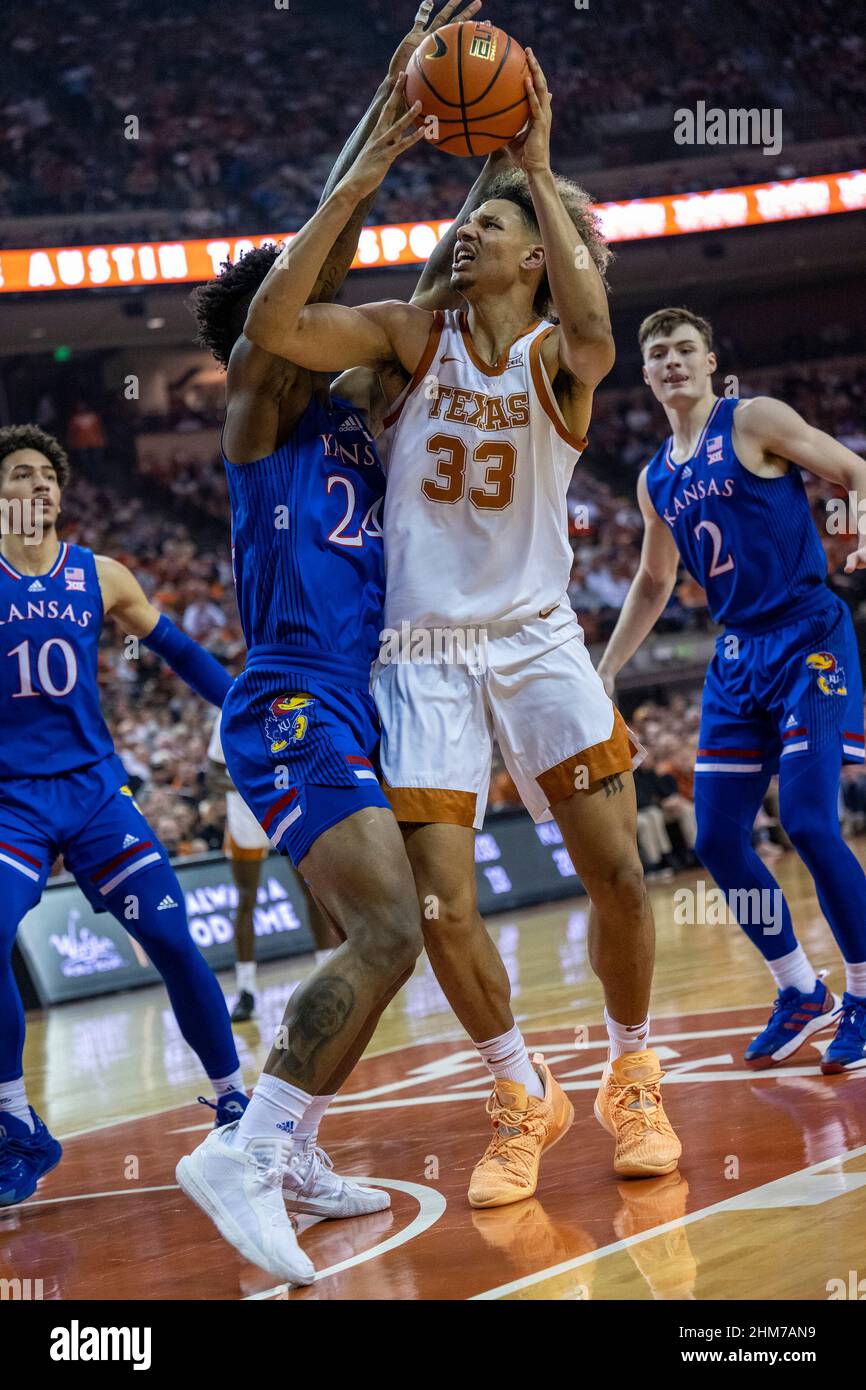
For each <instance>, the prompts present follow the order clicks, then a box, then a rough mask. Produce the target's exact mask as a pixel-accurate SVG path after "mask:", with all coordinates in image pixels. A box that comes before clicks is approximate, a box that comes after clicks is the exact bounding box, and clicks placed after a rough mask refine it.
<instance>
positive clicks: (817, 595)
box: [646, 397, 830, 631]
mask: <svg viewBox="0 0 866 1390" xmlns="http://www.w3.org/2000/svg"><path fill="white" fill-rule="evenodd" d="M738 404H739V400H738V399H737V398H736V397H729V398H723V399H719V400H717V401H716V403H715V405H714V406H713V408H712V410H711V412H710V416H709V419H708V420H707V423H706V425H705V426H704V429H703V433H702V434H701V437H700V440H699V441H698V447H697V449H696V450H695V452H694V454H693V455H692V457H691V458H690V459H687V460H686V461H685V462H684V463H674V462H673V460H672V458H671V448H672V445H673V438H672V437H669V438H668V440H667V442H666V443H665V444H663V445H662V447H661V448H660V449H659V450H658V452H657V453H656V454H654V455H653V457H652V459H651V460H650V463H649V466H648V468H647V474H646V482H647V489H648V491H649V495H650V500H651V501H652V504H653V506H654V507H655V509H656V511H657V512H658V514H659V516H660V517H661V518H662V519H663V520H664V521H666V522H667V524H668V526H669V527H670V528H671V533H672V535H673V538H674V540H675V541H676V544H677V548H678V550H679V552H680V556H681V558H682V561H683V564H684V565H685V567H686V569H687V570H688V572H689V574H691V575H692V577H693V578H694V579H696V580H697V582H698V583H699V584H700V585H701V586H702V588H703V589H705V590H706V594H707V603H708V605H709V609H710V613H711V614H712V616H713V618H714V619H715V621H716V622H719V623H724V624H725V625H726V626H727V627H729V628H734V629H736V628H740V629H742V630H743V631H750V630H751V631H755V630H757V629H759V628H769V627H773V626H775V625H776V624H777V623H778V624H781V623H787V622H794V621H795V620H796V619H797V618H798V617H804V616H806V614H807V613H810V612H813V611H817V610H818V609H819V608H821V607H822V606H823V605H824V604H826V603H828V602H829V601H830V591H829V590H828V589H827V587H826V584H825V580H826V578H827V560H826V557H825V555H824V548H823V546H822V545H821V540H820V537H819V535H818V531H817V528H816V526H815V523H814V521H813V520H812V514H811V511H810V509H809V502H808V499H807V497H806V489H805V487H804V485H803V479H802V478H801V476H800V472H799V469H797V468H795V467H791V468H790V469H789V471H788V472H787V473H786V474H785V475H784V476H783V477H779V478H758V477H756V476H755V474H754V473H750V472H749V471H748V469H746V468H744V467H743V466H742V464H741V463H740V461H739V459H738V458H737V456H736V454H735V453H734V449H733V445H732V443H731V433H732V429H733V418H734V411H735V409H736V407H737V405H738Z"/></svg>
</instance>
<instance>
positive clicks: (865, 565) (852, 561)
mask: <svg viewBox="0 0 866 1390" xmlns="http://www.w3.org/2000/svg"><path fill="white" fill-rule="evenodd" d="M855 570H866V541H863V542H862V544H860V545H858V547H857V549H856V550H852V551H851V554H850V555H849V556H848V557H847V558H846V560H845V573H846V574H853V573H854V571H855Z"/></svg>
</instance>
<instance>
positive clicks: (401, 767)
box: [372, 599, 644, 830]
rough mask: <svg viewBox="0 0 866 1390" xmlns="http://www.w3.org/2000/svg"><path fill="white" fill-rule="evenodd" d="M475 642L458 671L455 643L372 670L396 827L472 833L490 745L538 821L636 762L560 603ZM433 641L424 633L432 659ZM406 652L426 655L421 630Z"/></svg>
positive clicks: (636, 753)
mask: <svg viewBox="0 0 866 1390" xmlns="http://www.w3.org/2000/svg"><path fill="white" fill-rule="evenodd" d="M479 632H480V630H479ZM425 635H426V634H425ZM480 637H481V639H482V640H477V641H474V642H473V643H472V644H470V643H468V642H467V643H465V652H466V659H465V660H458V659H455V657H454V652H455V651H456V650H457V645H458V644H453V646H452V651H451V654H450V659H442V657H441V654H440V659H436V658H435V656H434V658H433V659H430V660H425V659H415V660H409V659H405V660H404V659H402V656H403V653H402V652H401V656H400V658H399V659H394V658H393V655H390V656H388V658H387V659H383V657H382V654H381V653H380V659H379V660H378V661H377V662H376V664H375V666H374V668H373V680H372V690H373V696H374V698H375V701H376V705H377V707H378V710H379V717H380V719H381V721H382V749H381V761H382V784H383V789H384V791H385V793H386V795H387V797H388V800H389V801H390V803H391V806H392V808H393V811H394V814H395V816H396V817H397V819H398V820H399V821H402V822H404V823H407V822H434V823H445V824H451V825H465V826H474V827H475V829H476V830H477V829H479V828H480V827H481V825H482V823H483V821H484V813H485V810H486V807H487V795H488V790H489V786H490V771H491V762H492V755H493V740H494V737H495V738H496V740H497V742H498V743H499V747H500V750H501V752H502V756H503V759H504V761H505V765H506V767H507V769H508V771H509V773H510V774H511V777H512V779H513V780H514V783H515V785H516V787H517V789H518V791H519V793H520V796H521V799H522V800H523V803H524V805H525V806H526V809H527V810H528V811H529V813H530V815H531V816H532V818H533V820H535V821H545V820H550V819H552V814H551V808H552V807H555V806H556V805H557V803H558V802H560V801H564V800H565V799H566V797H569V796H571V795H572V794H573V793H574V792H575V791H578V790H586V789H587V788H588V787H589V786H591V785H593V784H595V783H597V782H599V781H600V780H601V779H602V778H605V777H610V776H613V775H614V774H615V773H619V772H627V771H630V770H631V769H632V768H633V767H636V766H637V764H638V763H639V762H640V761H641V759H642V758H643V756H644V750H643V749H642V748H641V747H640V745H639V744H638V743H637V741H636V740H635V739H634V737H633V736H632V735H631V734H630V732H629V730H628V729H627V728H626V725H625V723H624V721H623V719H622V716H621V715H620V713H619V711H618V710H617V709H616V708H615V707H614V705H613V704H612V702H611V700H610V699H609V697H608V695H607V694H606V693H605V689H604V686H603V685H602V682H601V679H600V678H599V676H598V674H597V672H596V670H595V668H594V667H593V664H592V662H591V660H590V657H589V653H588V651H587V650H586V646H585V645H584V640H583V629H582V628H581V626H580V624H579V623H578V621H577V618H576V616H575V614H574V611H573V610H572V608H571V605H570V604H569V603H568V601H567V600H566V599H563V600H561V601H560V603H559V604H557V605H556V607H555V608H554V609H551V610H548V611H547V613H545V615H544V616H541V615H540V614H539V616H538V617H537V618H533V619H531V620H530V621H529V622H522V623H510V624H509V623H496V624H490V625H488V627H487V628H486V629H485V630H484V631H483V632H480ZM436 641H437V635H436V633H435V630H431V636H430V640H429V643H428V651H429V650H430V649H431V648H432V650H433V651H434V652H435V650H436V648H435V643H436ZM404 647H408V649H409V651H412V652H416V651H419V650H421V651H422V653H423V652H424V643H423V640H421V639H419V633H418V630H415V631H414V632H413V634H412V641H411V644H410V643H404Z"/></svg>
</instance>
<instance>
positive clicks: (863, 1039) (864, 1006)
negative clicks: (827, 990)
mask: <svg viewBox="0 0 866 1390" xmlns="http://www.w3.org/2000/svg"><path fill="white" fill-rule="evenodd" d="M854 1067H866V999H861V998H859V997H858V996H857V995H856V994H848V993H847V992H846V993H845V994H843V995H842V1016H841V1018H840V1019H839V1026H838V1028H837V1029H836V1036H835V1038H834V1039H833V1041H832V1042H831V1044H830V1046H829V1047H828V1048H827V1051H826V1052H825V1053H824V1060H823V1061H822V1063H821V1070H822V1072H823V1073H824V1075H825V1076H833V1075H834V1074H835V1073H836V1072H840V1071H852V1070H853V1069H854Z"/></svg>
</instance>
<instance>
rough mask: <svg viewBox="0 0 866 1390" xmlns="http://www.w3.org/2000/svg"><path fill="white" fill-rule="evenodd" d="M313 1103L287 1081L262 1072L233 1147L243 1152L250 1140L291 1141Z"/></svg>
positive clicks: (312, 1098)
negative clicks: (275, 1139)
mask: <svg viewBox="0 0 866 1390" xmlns="http://www.w3.org/2000/svg"><path fill="white" fill-rule="evenodd" d="M314 1099H315V1097H314V1096H311V1095H308V1093H307V1092H306V1091H302V1090H300V1089H299V1087H297V1086H292V1085H291V1084H290V1083H289V1082H288V1081H280V1080H279V1079H278V1077H276V1076H269V1075H268V1074H267V1073H266V1072H262V1075H261V1076H260V1077H259V1080H258V1085H257V1086H256V1088H255V1090H254V1091H253V1094H252V1099H251V1100H250V1103H249V1105H248V1106H247V1108H246V1110H245V1111H244V1113H243V1115H242V1116H241V1118H240V1120H239V1121H238V1127H237V1130H236V1131H235V1137H234V1144H235V1147H236V1148H239V1149H243V1148H245V1147H246V1145H247V1144H248V1143H249V1141H250V1140H251V1139H262V1138H267V1139H274V1138H277V1137H279V1138H280V1139H284V1140H287V1141H289V1142H291V1141H293V1140H294V1135H295V1130H296V1129H297V1127H298V1125H299V1124H300V1123H301V1120H302V1119H303V1118H304V1115H305V1114H306V1112H307V1110H308V1109H309V1107H310V1106H311V1105H312V1103H313V1100H314Z"/></svg>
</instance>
